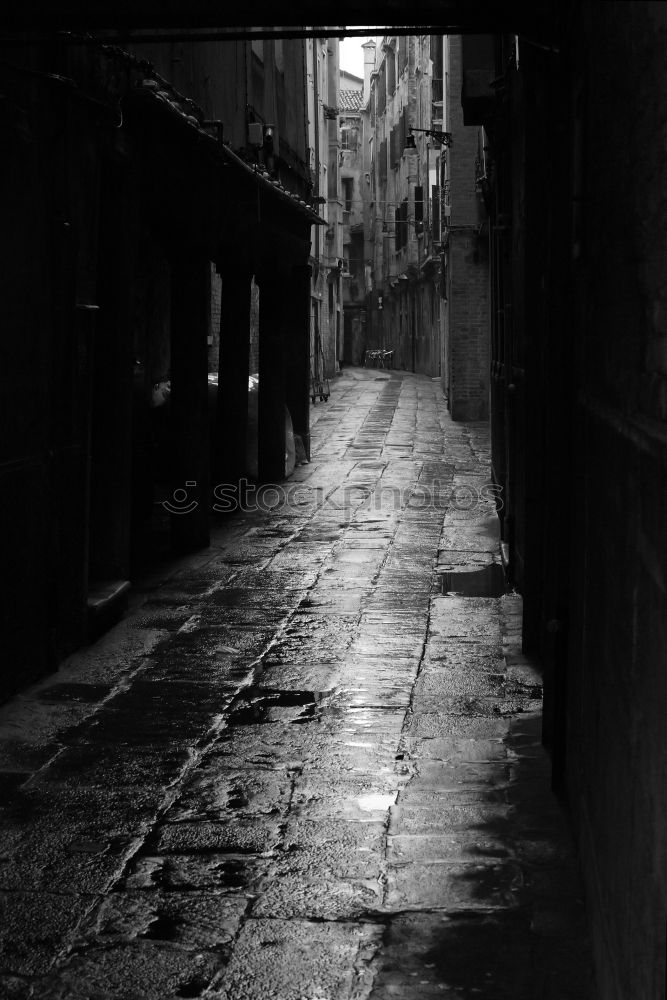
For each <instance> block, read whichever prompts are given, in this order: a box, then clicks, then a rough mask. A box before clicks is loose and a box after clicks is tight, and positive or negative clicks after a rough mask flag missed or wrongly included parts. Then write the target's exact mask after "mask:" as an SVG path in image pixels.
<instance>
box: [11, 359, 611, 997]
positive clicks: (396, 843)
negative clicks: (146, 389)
mask: <svg viewBox="0 0 667 1000" xmlns="http://www.w3.org/2000/svg"><path fill="white" fill-rule="evenodd" d="M313 424H314V426H313V454H312V461H311V463H310V464H308V465H303V466H300V467H299V468H297V470H296V472H295V475H294V477H293V479H292V480H290V481H289V482H288V483H285V484H283V491H282V492H281V491H278V492H277V493H276V492H274V494H273V499H274V501H276V502H277V506H276V507H275V508H274V509H272V510H270V511H267V510H255V511H247V512H243V513H237V514H236V515H234V516H233V517H231V518H228V519H227V520H225V521H222V522H220V523H219V525H218V526H217V527H216V530H215V532H214V538H213V544H212V546H211V548H210V549H209V550H207V551H206V552H201V553H198V554H197V555H196V556H193V557H189V558H185V559H182V560H180V561H178V562H175V563H173V564H171V565H170V567H169V569H168V570H164V569H163V570H161V571H160V572H156V573H155V574H154V575H153V576H152V577H150V578H147V579H145V580H144V581H143V582H142V584H141V586H140V587H139V588H137V589H136V590H135V594H134V599H133V607H132V608H131V611H130V613H129V614H128V616H127V617H126V619H125V620H124V621H123V622H122V623H121V624H120V625H119V626H117V627H116V628H115V629H114V630H113V631H112V632H110V633H109V634H107V635H106V636H105V637H104V638H103V639H101V640H100V641H99V642H98V643H97V644H96V645H94V646H92V647H91V648H89V649H87V650H84V651H82V652H81V653H79V654H77V655H76V656H74V657H72V658H71V659H70V660H69V661H68V662H67V663H66V664H65V665H63V667H62V669H61V670H60V671H59V672H58V673H57V674H56V675H54V676H52V677H50V678H49V679H47V680H46V681H44V682H42V683H41V684H39V685H38V686H36V687H34V688H32V689H31V690H29V691H27V692H25V693H24V694H23V695H21V696H20V697H18V698H16V699H14V700H13V701H12V702H10V703H9V704H8V705H6V706H5V707H4V708H3V709H2V710H1V711H0V783H1V785H2V795H1V796H0V831H1V842H0V910H1V913H2V918H1V919H0V942H1V944H2V958H1V964H0V994H2V995H3V996H7V997H10V998H12V997H19V998H28V997H34V998H44V1000H56V998H58V1000H64V998H72V1000H75V998H76V1000H78V998H81V1000H84V998H89V1000H90V998H95V1000H111V998H128V1000H153V998H156V1000H157V998H160V1000H165V998H168V997H210V998H215V1000H223V998H224V1000H267V998H273V1000H348V998H349V1000H353V998H354V1000H362V998H369V1000H385V998H387V1000H388V998H393V997H398V998H401V1000H412V998H414V1000H417V998H419V1000H429V998H431V997H439V998H445V997H451V998H464V997H465V998H469V997H473V996H474V997H481V998H487V1000H502V998H504V997H511V998H512V1000H542V998H544V1000H556V998H558V1000H575V998H576V1000H591V998H592V997H593V995H594V993H593V988H592V985H591V977H590V966H589V958H588V954H587V950H586V933H585V919H584V911H583V905H582V901H581V891H580V886H579V881H578V875H577V871H576V865H575V862H574V859H573V857H572V851H571V845H570V842H569V839H568V835H567V831H566V828H565V826H564V823H563V819H562V817H561V816H560V813H559V811H558V808H557V806H556V804H555V802H554V801H553V799H552V797H551V795H550V792H549V767H548V761H547V760H546V759H545V756H544V753H543V751H542V748H541V745H540V708H541V700H540V699H541V687H540V678H539V675H538V674H537V673H536V672H535V670H534V667H533V666H532V665H531V664H529V663H526V662H525V660H524V659H523V657H521V654H520V651H519V634H520V620H521V602H520V599H519V598H518V597H517V596H516V595H514V594H506V595H503V596H499V597H465V596H460V595H457V594H455V593H452V592H451V591H450V592H448V593H443V592H442V590H441V588H440V586H439V583H438V581H439V577H438V575H437V573H436V570H437V568H438V567H440V569H441V570H442V569H443V567H447V568H448V571H451V570H452V568H456V567H458V568H459V569H460V568H461V567H463V568H468V569H470V568H471V567H475V566H478V567H482V568H484V567H485V566H488V565H490V564H492V563H493V561H494V558H495V546H496V540H495V539H494V535H493V524H494V517H493V508H492V507H491V505H490V502H489V500H488V498H485V495H484V493H483V491H482V488H483V487H485V485H488V474H489V465H488V462H489V441H488V433H487V428H486V426H485V425H482V424H454V423H452V421H451V420H450V418H449V415H448V413H447V411H446V407H445V403H444V400H443V398H442V396H441V393H440V389H439V384H438V382H437V381H436V380H430V379H427V378H424V377H420V376H413V375H407V374H401V373H391V375H389V373H387V374H384V375H383V376H382V377H381V378H378V377H377V373H375V372H372V371H366V370H363V369H358V370H354V369H353V370H349V371H346V372H345V373H344V375H343V376H341V377H340V378H338V379H337V380H336V382H335V383H334V385H333V392H332V396H331V399H330V401H329V403H328V404H318V405H317V406H316V407H315V408H314V411H313ZM471 496H472V497H473V498H475V499H474V502H472V503H471V502H470V497H471ZM480 497H481V499H479V498H480ZM264 499H265V500H267V501H269V500H270V499H271V498H270V496H269V493H268V492H265V494H264ZM448 579H450V578H449V577H448ZM452 579H453V578H452Z"/></svg>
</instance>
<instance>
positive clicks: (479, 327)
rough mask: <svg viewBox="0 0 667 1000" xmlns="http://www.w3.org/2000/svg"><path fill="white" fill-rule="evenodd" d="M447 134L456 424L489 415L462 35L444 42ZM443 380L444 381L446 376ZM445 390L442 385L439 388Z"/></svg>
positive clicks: (473, 150) (474, 146)
mask: <svg viewBox="0 0 667 1000" xmlns="http://www.w3.org/2000/svg"><path fill="white" fill-rule="evenodd" d="M449 46H450V47H449V91H448V95H447V100H448V110H449V123H450V131H451V132H452V135H453V137H454V141H453V143H452V146H451V147H450V148H449V149H448V150H447V171H448V177H449V183H450V200H451V216H450V218H449V225H450V229H449V264H448V267H449V275H448V277H449V342H448V345H447V348H448V349H447V355H448V372H447V375H446V376H445V379H444V382H445V383H446V391H447V392H448V396H449V407H450V410H451V413H452V417H453V418H454V419H455V420H486V419H488V416H489V269H488V261H487V255H486V253H485V247H484V244H483V243H482V241H481V240H480V238H479V236H478V233H479V228H480V226H481V224H482V222H483V220H484V217H485V213H484V209H483V202H482V199H481V197H480V195H479V194H478V193H477V191H476V188H475V160H476V158H477V155H478V144H479V134H478V128H477V126H464V124H463V109H462V107H461V100H460V94H461V85H462V59H461V37H460V36H459V35H452V36H450V40H449ZM447 376H448V378H447ZM443 388H445V385H443Z"/></svg>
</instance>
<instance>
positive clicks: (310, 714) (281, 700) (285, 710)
mask: <svg viewBox="0 0 667 1000" xmlns="http://www.w3.org/2000/svg"><path fill="white" fill-rule="evenodd" d="M327 693H328V692H324V691H278V690H272V689H271V688H253V687H249V688H246V689H245V690H244V691H243V692H242V693H241V694H240V695H239V696H238V699H237V702H238V704H237V705H236V706H234V707H232V710H231V712H230V714H229V716H228V720H227V724H228V725H229V726H256V725H261V724H264V723H276V722H289V723H291V724H297V725H298V724H303V723H305V722H310V721H311V720H313V719H314V718H316V715H317V706H318V703H319V702H320V701H321V700H322V698H324V697H325V695H326V694H327Z"/></svg>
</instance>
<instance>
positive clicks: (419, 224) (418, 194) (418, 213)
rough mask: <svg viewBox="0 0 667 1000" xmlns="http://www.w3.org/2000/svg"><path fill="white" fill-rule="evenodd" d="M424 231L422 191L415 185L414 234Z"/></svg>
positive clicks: (419, 186)
mask: <svg viewBox="0 0 667 1000" xmlns="http://www.w3.org/2000/svg"><path fill="white" fill-rule="evenodd" d="M423 231H424V189H423V187H421V185H419V184H417V185H415V232H416V233H417V235H419V233H422V232H423Z"/></svg>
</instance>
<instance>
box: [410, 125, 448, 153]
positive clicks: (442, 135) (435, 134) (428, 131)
mask: <svg viewBox="0 0 667 1000" xmlns="http://www.w3.org/2000/svg"><path fill="white" fill-rule="evenodd" d="M413 132H424V134H425V135H430V136H431V138H432V139H435V141H436V142H439V143H440V144H441V145H442V146H451V144H452V141H453V140H452V133H451V132H440V131H438V129H435V128H413V127H412V126H410V135H409V136H408V137H407V139H406V140H405V147H404V149H403V153H404V155H410V154H411V153H416V152H417V143H416V142H415V137H414V135H413V134H412V133H413Z"/></svg>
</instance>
